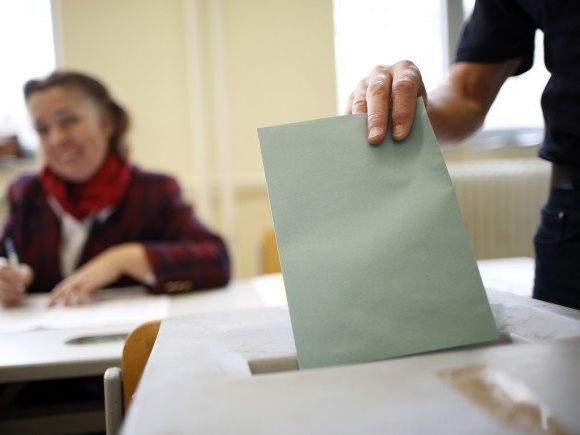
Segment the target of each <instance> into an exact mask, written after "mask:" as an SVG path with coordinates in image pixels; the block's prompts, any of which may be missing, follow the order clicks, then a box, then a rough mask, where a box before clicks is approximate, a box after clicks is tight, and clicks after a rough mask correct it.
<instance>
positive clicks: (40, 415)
mask: <svg viewBox="0 0 580 435" xmlns="http://www.w3.org/2000/svg"><path fill="white" fill-rule="evenodd" d="M275 283H278V287H279V288H278V289H277V290H276V284H275ZM280 286H281V288H280ZM267 290H272V294H268V292H267ZM107 292H108V294H107V296H106V298H105V299H108V300H109V301H110V300H115V299H116V298H120V299H123V298H125V299H126V298H132V297H136V296H137V297H139V296H141V295H143V294H144V289H123V290H107ZM276 295H277V296H276ZM273 297H274V298H273ZM46 298H47V297H46V296H45V295H34V297H32V299H31V300H30V307H28V308H25V309H29V310H38V309H39V307H40V306H42V307H44V306H45V305H46ZM154 298H159V300H160V301H161V300H163V301H166V302H167V307H166V310H165V312H164V313H163V314H164V315H162V316H161V317H164V318H166V317H172V316H180V315H184V314H187V313H197V312H212V311H221V310H243V309H247V308H255V307H264V306H269V305H272V304H280V303H284V297H283V285H282V284H281V280H280V279H279V277H268V276H265V277H260V278H255V279H248V280H239V281H235V282H232V283H231V284H230V285H228V286H227V287H224V288H220V289H213V290H204V291H199V292H194V293H187V294H181V295H172V296H166V295H163V296H158V297H154ZM117 308H118V307H117ZM86 310H87V315H88V316H90V315H91V310H92V312H93V315H95V314H96V313H97V308H96V307H91V306H88V307H86ZM154 312H155V313H157V314H159V310H156V311H155V310H154ZM1 314H2V313H1V312H0V315H1ZM151 315H154V314H152V313H151ZM137 319H140V320H139V321H138V323H142V322H144V321H146V320H154V319H147V318H146V316H145V317H143V316H133V317H132V318H131V319H130V321H129V322H128V323H127V324H117V325H113V326H94V327H73V328H71V329H63V326H62V325H57V326H58V327H59V328H60V329H40V330H33V331H22V332H11V333H0V355H1V357H0V384H6V383H14V382H24V381H41V380H51V379H70V378H78V377H86V376H102V375H103V374H104V372H105V370H106V369H107V368H109V367H115V366H120V363H121V354H122V350H123V343H124V338H125V336H126V335H127V334H128V333H129V332H130V331H131V330H132V329H134V327H136V326H137V323H134V322H135V321H137ZM52 320H54V319H47V320H46V321H45V323H47V324H48V326H51V325H53V326H54V325H55V323H54V322H52ZM93 320H95V321H98V316H97V319H93ZM89 323H91V322H89ZM93 323H94V322H93ZM91 337H109V338H110V340H109V341H105V342H99V343H94V342H93V340H91V339H90V338H91ZM79 341H80V342H82V341H88V343H87V344H72V343H74V342H79ZM73 411H74V412H73ZM35 412H36V413H35V414H34V416H31V415H26V416H25V417H22V416H21V415H16V416H10V419H7V420H2V419H0V420H1V421H0V433H38V432H39V430H40V431H42V433H58V432H59V431H60V430H64V429H65V428H66V429H70V428H71V427H74V428H76V431H78V432H85V431H102V430H104V409H103V406H102V404H100V403H96V404H94V405H91V406H86V407H82V408H80V409H78V410H71V409H64V410H63V409H60V410H57V409H54V408H51V409H49V410H44V409H39V410H37V411H35ZM59 412H61V413H63V412H64V414H60V415H54V414H57V413H59Z"/></svg>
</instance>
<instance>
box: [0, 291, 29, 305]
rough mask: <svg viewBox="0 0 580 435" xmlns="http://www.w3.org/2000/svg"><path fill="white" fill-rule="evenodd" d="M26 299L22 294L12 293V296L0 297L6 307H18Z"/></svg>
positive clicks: (0, 301)
mask: <svg viewBox="0 0 580 435" xmlns="http://www.w3.org/2000/svg"><path fill="white" fill-rule="evenodd" d="M23 299H24V294H22V293H20V292H16V293H11V294H10V295H6V294H4V295H0V303H2V305H4V306H7V307H8V306H12V305H17V304H18V303H20V302H22V300H23Z"/></svg>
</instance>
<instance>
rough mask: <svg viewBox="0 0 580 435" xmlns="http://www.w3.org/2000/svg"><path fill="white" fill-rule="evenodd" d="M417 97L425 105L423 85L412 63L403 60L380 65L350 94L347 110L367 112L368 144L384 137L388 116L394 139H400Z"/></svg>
mask: <svg viewBox="0 0 580 435" xmlns="http://www.w3.org/2000/svg"><path fill="white" fill-rule="evenodd" d="M418 97H423V102H424V104H425V107H427V93H426V91H425V85H424V84H423V79H422V78H421V73H420V72H419V69H418V68H417V67H416V66H415V64H413V63H412V62H410V61H408V60H404V61H401V62H398V63H396V64H394V65H389V66H383V65H379V66H376V67H375V68H374V69H373V70H372V71H371V73H370V74H369V76H368V77H367V78H365V79H363V80H361V82H360V83H359V84H358V86H357V88H356V89H355V90H354V91H353V93H352V94H351V95H350V97H349V99H348V104H347V111H346V113H347V114H351V113H353V114H354V113H368V141H369V143H370V144H373V145H377V144H379V143H381V141H382V140H383V139H384V138H385V135H386V134H387V130H388V126H389V119H390V122H391V124H392V126H393V132H392V136H393V139H395V140H403V139H405V138H406V137H407V136H408V135H409V132H410V131H411V127H412V126H413V119H414V118H415V106H416V104H417V98H418Z"/></svg>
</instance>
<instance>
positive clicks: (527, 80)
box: [463, 0, 550, 130]
mask: <svg viewBox="0 0 580 435" xmlns="http://www.w3.org/2000/svg"><path fill="white" fill-rule="evenodd" d="M474 4H475V0H463V10H464V11H465V18H466V19H467V18H468V17H469V16H470V15H471V12H472V11H473V6H474ZM535 46H536V48H535V52H534V65H533V66H532V68H531V69H530V70H529V71H528V72H526V73H524V74H522V75H520V76H517V77H510V78H509V79H508V80H507V81H506V82H505V84H504V85H503V87H502V88H501V90H500V92H499V94H498V96H497V98H496V100H495V102H494V103H493V105H492V106H491V109H490V111H489V113H488V115H487V118H486V119H485V125H484V129H485V130H488V129H505V128H514V127H541V128H543V127H544V117H543V115H542V108H541V106H540V98H541V96H542V91H543V90H544V86H546V83H547V81H548V79H549V78H550V73H549V72H548V71H547V70H546V67H545V65H544V34H543V33H542V32H541V31H538V32H536V40H535Z"/></svg>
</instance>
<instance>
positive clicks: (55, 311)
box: [0, 287, 169, 333]
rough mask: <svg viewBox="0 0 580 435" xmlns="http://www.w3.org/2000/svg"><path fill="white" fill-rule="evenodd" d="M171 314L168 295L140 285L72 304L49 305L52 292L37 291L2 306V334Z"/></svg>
mask: <svg viewBox="0 0 580 435" xmlns="http://www.w3.org/2000/svg"><path fill="white" fill-rule="evenodd" d="M168 314H169V300H168V297H167V296H164V295H160V296H154V295H147V294H145V292H144V290H143V289H142V288H140V287H135V288H126V289H115V290H109V289H107V290H102V291H100V292H99V293H98V295H97V297H96V298H95V299H93V300H92V301H91V302H90V303H88V304H86V305H77V306H70V307H64V306H56V307H53V308H48V294H33V295H29V296H28V297H27V298H26V300H25V301H24V303H22V304H21V305H18V306H15V307H8V308H6V307H4V308H3V307H0V333H9V332H24V331H33V330H36V329H77V328H92V327H101V326H118V325H139V324H141V323H143V322H147V321H149V320H157V319H163V318H166V317H167V316H168Z"/></svg>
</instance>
